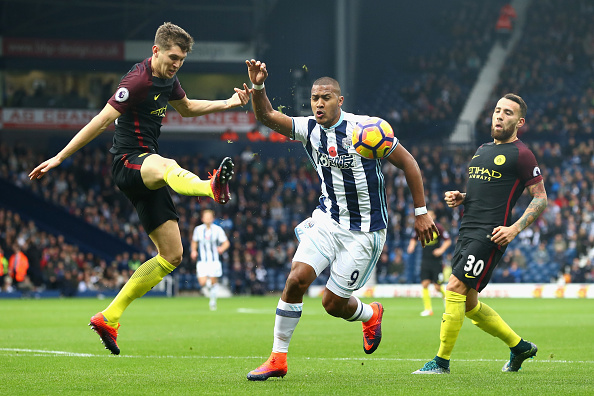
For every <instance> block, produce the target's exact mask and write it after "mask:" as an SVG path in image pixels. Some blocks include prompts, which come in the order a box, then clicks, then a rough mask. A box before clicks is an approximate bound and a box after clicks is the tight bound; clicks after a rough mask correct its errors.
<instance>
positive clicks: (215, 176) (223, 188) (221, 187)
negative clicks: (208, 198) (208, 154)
mask: <svg viewBox="0 0 594 396" xmlns="http://www.w3.org/2000/svg"><path fill="white" fill-rule="evenodd" d="M233 166H234V165H233V161H232V160H231V158H229V157H225V158H223V161H222V162H221V165H219V169H215V170H213V171H212V172H213V173H212V175H211V174H209V175H208V176H209V177H210V187H211V189H212V194H213V195H214V200H215V202H216V203H219V204H222V205H224V204H226V203H227V202H229V200H230V199H231V193H230V192H229V180H231V178H232V177H233Z"/></svg>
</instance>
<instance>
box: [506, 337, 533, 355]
mask: <svg viewBox="0 0 594 396" xmlns="http://www.w3.org/2000/svg"><path fill="white" fill-rule="evenodd" d="M530 348H532V345H530V343H529V342H528V341H524V339H522V340H520V342H519V343H518V345H516V346H515V347H512V348H509V349H510V350H511V351H512V353H513V354H514V355H519V354H520V353H523V352H526V351H527V350H529V349H530Z"/></svg>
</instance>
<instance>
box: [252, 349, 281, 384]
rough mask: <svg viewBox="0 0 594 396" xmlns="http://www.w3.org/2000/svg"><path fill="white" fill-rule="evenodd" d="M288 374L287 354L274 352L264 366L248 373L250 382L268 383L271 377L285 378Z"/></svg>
mask: <svg viewBox="0 0 594 396" xmlns="http://www.w3.org/2000/svg"><path fill="white" fill-rule="evenodd" d="M285 374H287V353H286V352H285V353H282V352H272V354H271V355H270V357H269V358H268V360H267V361H265V362H264V364H263V365H261V366H260V367H258V368H257V369H255V370H252V371H250V372H249V373H248V375H247V379H249V380H250V381H266V380H267V379H268V378H270V377H281V378H282V377H284V376H285Z"/></svg>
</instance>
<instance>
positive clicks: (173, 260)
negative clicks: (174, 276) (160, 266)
mask: <svg viewBox="0 0 594 396" xmlns="http://www.w3.org/2000/svg"><path fill="white" fill-rule="evenodd" d="M162 256H163V258H164V259H165V260H167V262H168V263H169V264H171V265H173V266H174V267H177V266H178V265H180V264H181V262H182V257H183V252H181V251H180V252H179V253H177V252H174V253H168V254H165V255H162Z"/></svg>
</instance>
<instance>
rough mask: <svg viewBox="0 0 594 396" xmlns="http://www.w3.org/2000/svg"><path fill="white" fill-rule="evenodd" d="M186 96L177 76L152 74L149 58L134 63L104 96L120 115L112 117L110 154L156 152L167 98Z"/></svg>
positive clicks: (168, 99)
mask: <svg viewBox="0 0 594 396" xmlns="http://www.w3.org/2000/svg"><path fill="white" fill-rule="evenodd" d="M185 96H186V93H185V92H184V90H183V88H182V87H181V85H180V83H179V80H178V79H177V76H174V77H173V78H169V79H163V78H159V77H155V76H153V73H152V69H151V58H148V59H145V60H144V61H143V62H140V63H137V64H135V65H134V66H133V67H132V69H130V71H129V72H128V73H127V74H126V75H125V76H124V77H123V78H122V80H121V81H120V84H119V86H118V89H117V91H116V92H115V94H114V95H113V96H112V97H111V98H110V99H109V100H108V102H107V103H109V104H110V105H111V106H113V107H114V108H115V109H116V110H117V111H119V112H120V113H121V114H122V115H121V116H120V117H118V119H117V120H116V123H115V124H116V127H115V135H114V137H113V146H112V148H111V149H110V150H109V151H110V152H111V153H112V154H125V153H137V152H142V153H158V152H159V144H158V143H157V139H158V138H159V135H160V134H161V121H162V119H163V118H164V117H165V113H166V112H167V102H169V101H170V100H180V99H183V98H184V97H185Z"/></svg>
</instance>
